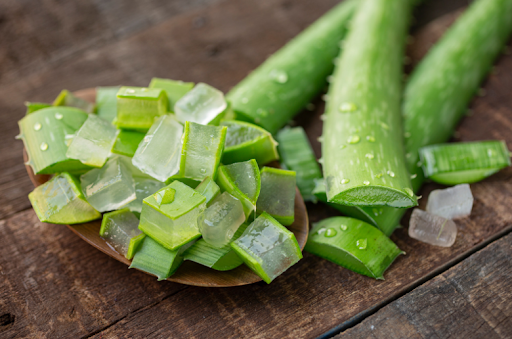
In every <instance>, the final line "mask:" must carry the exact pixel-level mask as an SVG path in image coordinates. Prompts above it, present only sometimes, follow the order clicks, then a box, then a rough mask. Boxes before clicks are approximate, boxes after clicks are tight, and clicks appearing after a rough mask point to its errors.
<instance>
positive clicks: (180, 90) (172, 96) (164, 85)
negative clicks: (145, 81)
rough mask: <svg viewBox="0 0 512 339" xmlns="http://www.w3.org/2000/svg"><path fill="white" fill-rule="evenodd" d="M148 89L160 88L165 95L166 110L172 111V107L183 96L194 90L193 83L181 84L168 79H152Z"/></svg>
mask: <svg viewBox="0 0 512 339" xmlns="http://www.w3.org/2000/svg"><path fill="white" fill-rule="evenodd" d="M149 88H160V89H163V90H164V91H165V93H166V94H167V102H168V105H167V110H168V111H169V112H173V111H174V105H175V104H176V102H177V101H178V100H179V99H181V98H182V97H183V96H184V95H185V94H187V93H188V92H190V90H191V89H192V88H194V83H193V82H183V81H177V80H170V79H161V78H153V79H151V82H150V83H149Z"/></svg>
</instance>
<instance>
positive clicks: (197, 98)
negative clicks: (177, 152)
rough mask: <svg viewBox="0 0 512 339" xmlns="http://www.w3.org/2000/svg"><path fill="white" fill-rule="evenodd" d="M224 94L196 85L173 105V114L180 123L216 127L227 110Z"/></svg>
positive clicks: (205, 86)
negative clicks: (187, 122) (188, 122)
mask: <svg viewBox="0 0 512 339" xmlns="http://www.w3.org/2000/svg"><path fill="white" fill-rule="evenodd" d="M227 106H228V105H227V103H226V100H225V99H224V94H223V93H222V92H221V91H219V90H218V89H216V88H213V87H212V86H209V85H207V84H204V83H198V84H197V85H196V86H195V87H194V88H193V89H192V90H191V91H190V92H188V93H187V94H185V95H184V96H183V97H182V98H181V99H179V100H178V101H177V102H176V104H175V105H174V113H175V114H176V117H177V118H178V120H179V121H180V122H182V123H185V121H190V122H195V123H198V124H202V125H208V124H210V125H216V124H218V123H219V122H220V120H221V119H222V117H223V116H224V113H225V110H226V108H227Z"/></svg>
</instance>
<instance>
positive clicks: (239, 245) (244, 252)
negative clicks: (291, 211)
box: [231, 212, 302, 284]
mask: <svg viewBox="0 0 512 339" xmlns="http://www.w3.org/2000/svg"><path fill="white" fill-rule="evenodd" d="M231 247H232V248H233V249H234V250H235V252H236V253H237V254H238V256H239V257H240V258H241V259H242V260H243V261H244V262H245V264H246V265H247V266H249V268H250V269H251V270H253V271H254V273H256V274H257V275H258V276H259V277H260V278H261V279H263V281H265V282H266V283H267V284H270V283H271V282H272V280H274V279H275V278H277V277H278V276H279V275H281V274H282V273H283V272H284V271H286V270H287V269H288V268H290V267H291V266H293V265H294V264H296V263H297V262H298V261H299V260H300V259H302V253H301V251H300V247H299V244H298V243H297V239H296V238H295V235H294V234H293V233H292V232H290V231H289V230H287V229H286V227H284V226H283V225H281V224H280V223H279V222H278V221H277V220H275V219H274V218H272V216H270V215H269V214H267V213H265V212H263V213H262V214H261V215H260V216H259V217H257V218H256V220H254V221H253V222H252V223H251V224H250V225H249V227H247V229H246V230H245V231H244V233H243V234H242V235H241V236H240V238H238V239H237V240H235V241H233V242H232V243H231Z"/></svg>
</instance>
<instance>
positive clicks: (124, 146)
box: [112, 129, 146, 157]
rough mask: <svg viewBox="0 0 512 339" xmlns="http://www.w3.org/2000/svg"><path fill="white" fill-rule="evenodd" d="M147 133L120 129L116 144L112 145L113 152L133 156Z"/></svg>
mask: <svg viewBox="0 0 512 339" xmlns="http://www.w3.org/2000/svg"><path fill="white" fill-rule="evenodd" d="M145 135H146V134H145V133H141V132H137V131H130V130H124V129H122V130H119V132H118V134H117V138H116V140H115V142H114V146H112V153H116V154H121V155H125V156H127V157H133V156H134V155H135V152H136V151H137V148H138V147H139V144H140V142H141V141H142V139H144V136H145Z"/></svg>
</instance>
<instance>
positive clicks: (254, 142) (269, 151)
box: [221, 120, 279, 166]
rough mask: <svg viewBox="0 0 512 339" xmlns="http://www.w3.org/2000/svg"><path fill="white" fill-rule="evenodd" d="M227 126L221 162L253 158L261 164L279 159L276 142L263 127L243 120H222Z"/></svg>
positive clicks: (223, 124) (230, 162) (226, 162)
mask: <svg viewBox="0 0 512 339" xmlns="http://www.w3.org/2000/svg"><path fill="white" fill-rule="evenodd" d="M221 126H226V127H227V128H228V131H227V134H226V145H225V147H224V153H223V154H222V163H223V164H232V163H235V162H242V161H247V160H251V159H255V160H256V161H257V162H258V165H260V166H262V165H265V164H267V163H269V162H271V161H274V160H277V159H279V155H278V153H277V148H276V146H277V142H276V141H275V140H274V138H273V137H272V135H271V134H270V133H269V132H267V131H266V130H264V129H263V128H261V127H259V126H256V125H253V124H250V123H248V122H243V121H236V120H231V121H223V122H221Z"/></svg>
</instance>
